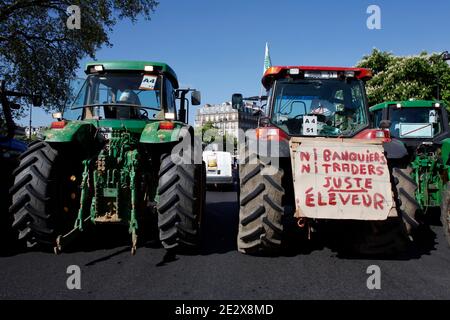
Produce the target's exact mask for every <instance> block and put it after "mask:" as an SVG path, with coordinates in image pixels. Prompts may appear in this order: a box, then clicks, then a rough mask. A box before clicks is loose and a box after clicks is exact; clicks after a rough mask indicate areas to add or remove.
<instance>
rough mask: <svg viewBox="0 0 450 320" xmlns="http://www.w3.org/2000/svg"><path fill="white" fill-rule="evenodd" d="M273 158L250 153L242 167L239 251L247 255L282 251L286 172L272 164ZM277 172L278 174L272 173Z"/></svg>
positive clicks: (240, 167) (240, 171) (240, 170)
mask: <svg viewBox="0 0 450 320" xmlns="http://www.w3.org/2000/svg"><path fill="white" fill-rule="evenodd" d="M269 167H271V160H270V158H260V157H259V156H257V155H256V154H251V155H250V156H248V157H247V158H246V159H245V161H244V163H242V164H240V166H239V184H240V192H239V193H238V195H239V199H240V201H239V202H240V210H239V231H238V236H237V246H238V250H239V251H240V252H242V253H247V254H257V255H265V254H278V253H279V252H280V250H281V248H282V237H283V223H282V221H283V213H284V208H283V198H284V197H285V189H284V188H283V186H282V181H283V176H284V171H283V169H281V168H275V167H271V170H275V172H268V171H267V169H268V168H269ZM268 173H274V174H268Z"/></svg>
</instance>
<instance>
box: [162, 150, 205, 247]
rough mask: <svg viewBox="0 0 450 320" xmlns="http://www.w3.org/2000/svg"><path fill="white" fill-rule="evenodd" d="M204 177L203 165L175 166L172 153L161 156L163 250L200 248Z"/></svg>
mask: <svg viewBox="0 0 450 320" xmlns="http://www.w3.org/2000/svg"><path fill="white" fill-rule="evenodd" d="M204 174H205V172H204V168H203V165H201V164H176V163H174V161H173V160H172V158H171V154H170V153H165V154H163V155H162V156H161V162H160V170H159V184H158V195H159V201H158V204H157V211H158V228H159V237H160V240H161V243H162V245H163V246H164V248H166V249H175V248H177V249H195V248H197V247H198V245H199V239H200V237H199V234H200V221H201V217H202V214H203V210H204V202H205V186H204V182H205V180H204V177H203V176H204Z"/></svg>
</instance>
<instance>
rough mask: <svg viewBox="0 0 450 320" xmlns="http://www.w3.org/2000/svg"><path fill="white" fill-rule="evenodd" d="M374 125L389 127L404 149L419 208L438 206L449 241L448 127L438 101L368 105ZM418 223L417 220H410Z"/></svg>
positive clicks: (389, 102) (442, 104) (426, 209)
mask: <svg viewBox="0 0 450 320" xmlns="http://www.w3.org/2000/svg"><path fill="white" fill-rule="evenodd" d="M370 111H371V113H372V115H373V122H374V126H375V127H380V128H389V131H390V133H391V136H392V137H393V138H395V139H397V140H400V141H401V142H403V144H404V145H405V147H406V149H407V150H408V156H409V163H410V165H409V166H408V168H407V171H406V173H408V174H409V178H410V179H412V180H414V181H415V183H416V184H417V189H416V191H415V193H414V197H415V199H416V200H417V203H419V205H420V207H421V209H422V212H424V214H426V213H427V212H428V209H430V208H438V207H440V208H441V221H442V226H443V229H444V233H445V235H446V238H447V241H448V242H449V245H450V182H449V181H450V170H449V169H450V163H449V155H450V130H449V125H448V114H447V111H446V109H445V104H444V103H442V102H440V101H430V100H408V101H387V102H383V103H380V104H377V105H375V106H372V107H371V108H370ZM412 223H414V224H416V225H417V224H419V223H420V221H412Z"/></svg>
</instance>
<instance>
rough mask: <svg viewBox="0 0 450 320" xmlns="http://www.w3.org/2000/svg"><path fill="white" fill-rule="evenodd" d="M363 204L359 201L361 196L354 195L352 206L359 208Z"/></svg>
mask: <svg viewBox="0 0 450 320" xmlns="http://www.w3.org/2000/svg"><path fill="white" fill-rule="evenodd" d="M360 204H361V202H360V201H359V195H357V194H354V195H352V205H353V206H359V205H360Z"/></svg>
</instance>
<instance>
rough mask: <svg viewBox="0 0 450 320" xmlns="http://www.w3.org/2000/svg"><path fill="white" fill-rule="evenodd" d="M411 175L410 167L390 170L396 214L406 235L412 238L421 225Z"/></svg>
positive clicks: (414, 185)
mask: <svg viewBox="0 0 450 320" xmlns="http://www.w3.org/2000/svg"><path fill="white" fill-rule="evenodd" d="M411 173H412V169H411V167H410V166H408V167H406V168H399V167H394V168H393V169H392V177H393V180H394V181H393V182H394V184H395V185H396V188H395V190H394V195H396V197H397V199H398V206H397V207H398V208H399V210H398V212H399V214H400V218H401V219H402V222H403V226H404V228H405V231H406V234H407V235H408V236H411V237H412V236H413V235H414V231H415V230H416V229H417V228H419V227H420V225H421V222H420V219H419V215H420V213H421V209H420V205H419V203H418V202H417V200H416V197H415V194H416V191H417V184H416V182H415V181H414V179H412V177H411Z"/></svg>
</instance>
